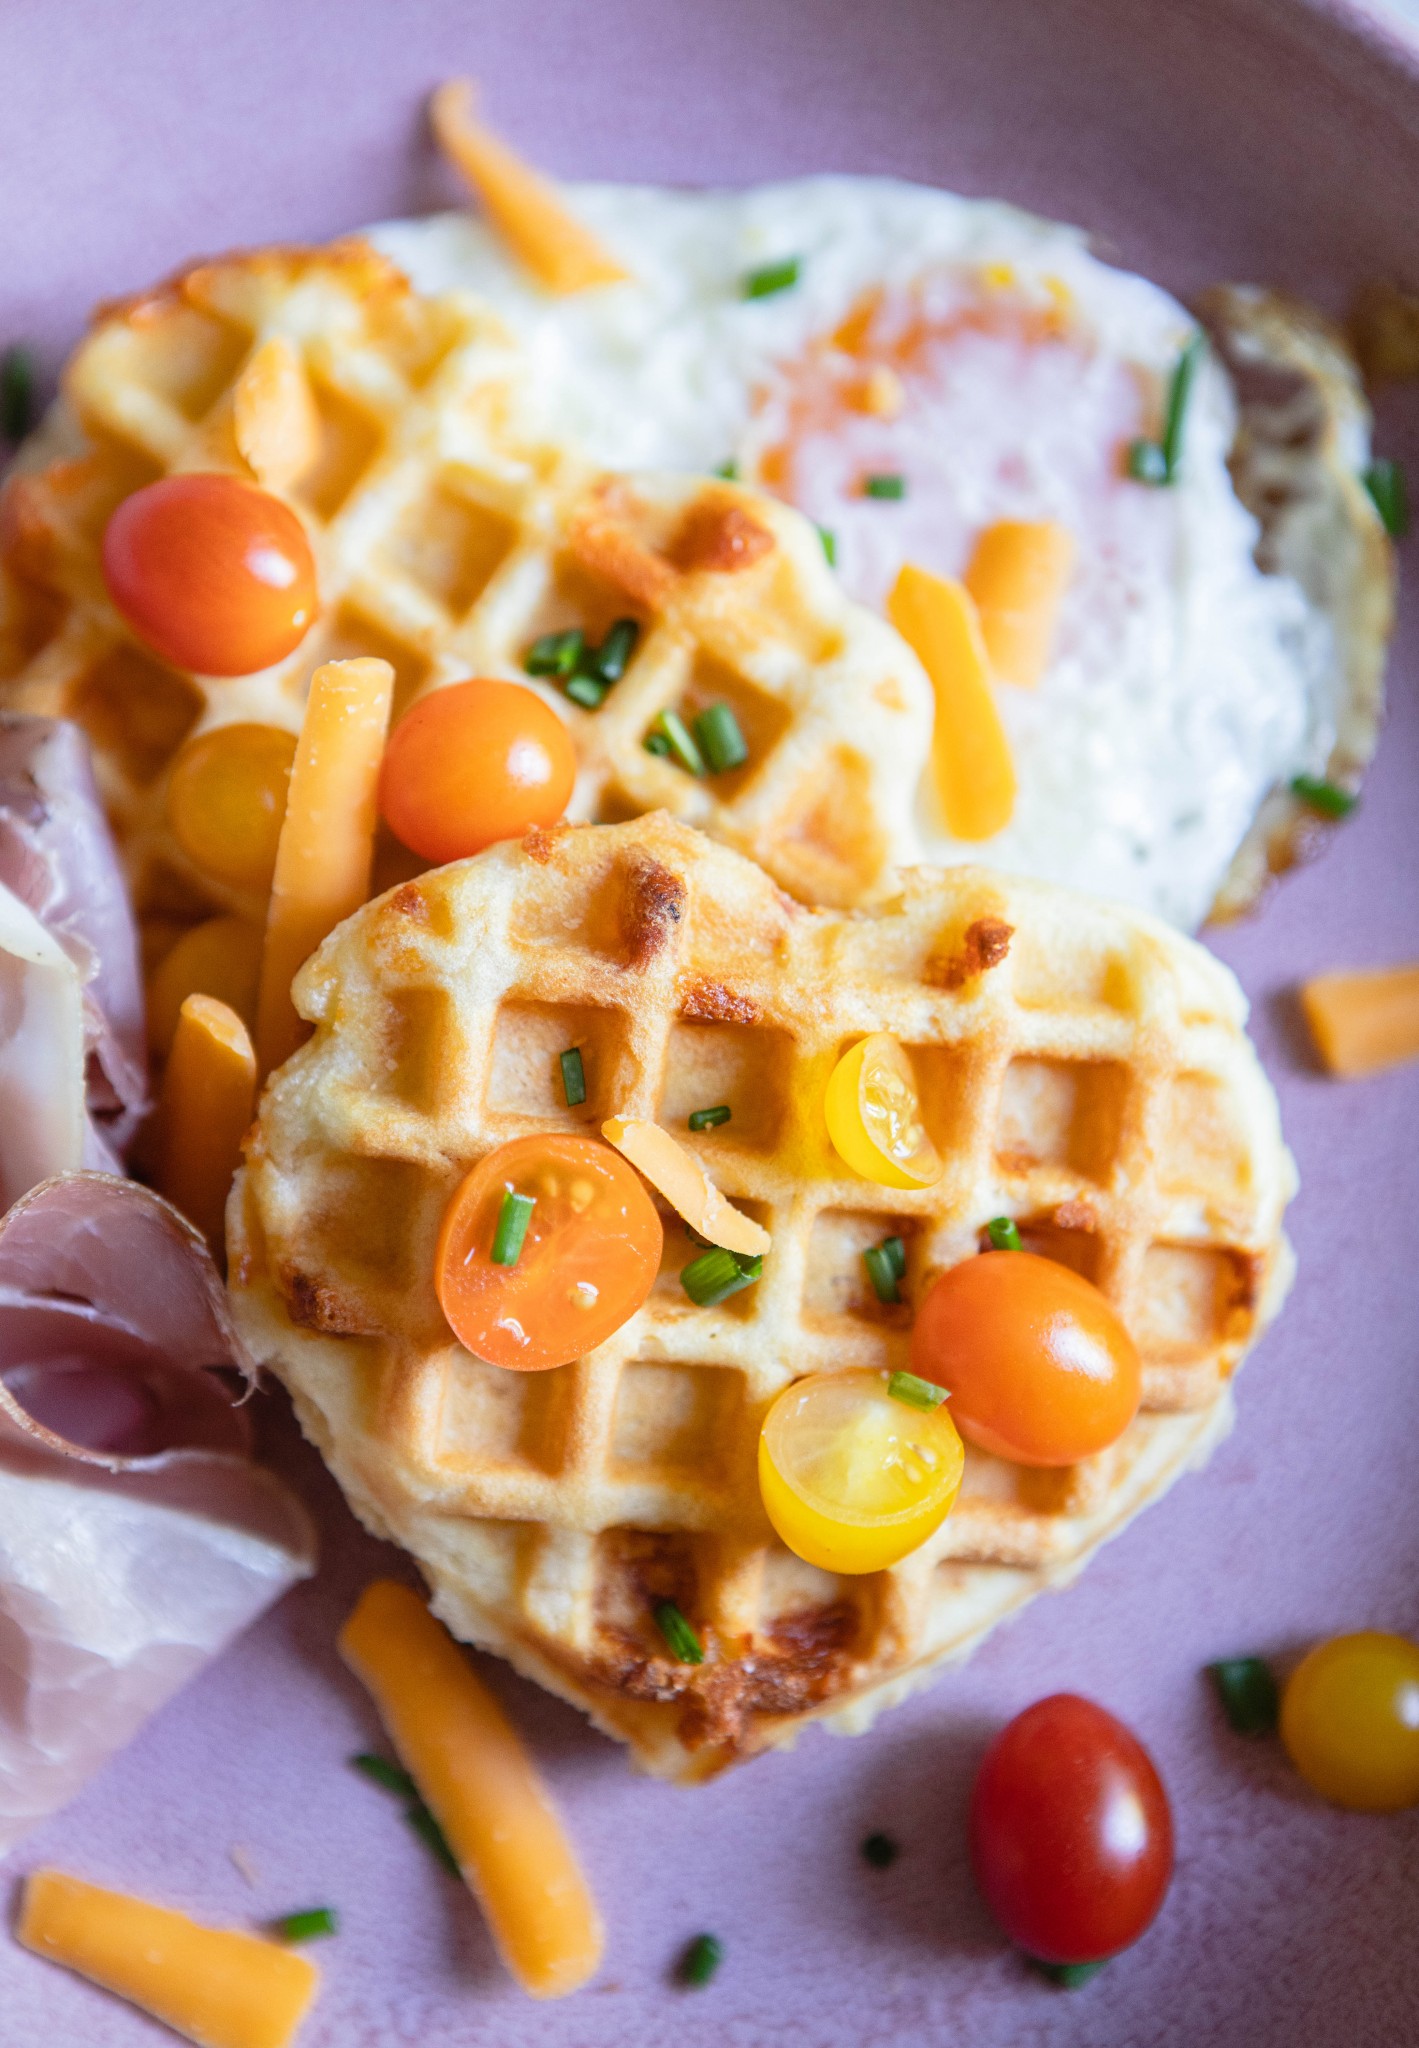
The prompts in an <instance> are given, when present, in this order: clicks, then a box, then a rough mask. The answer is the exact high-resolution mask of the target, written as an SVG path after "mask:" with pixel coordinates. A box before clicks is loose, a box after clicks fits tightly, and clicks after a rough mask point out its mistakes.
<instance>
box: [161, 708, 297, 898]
mask: <svg viewBox="0 0 1419 2048" xmlns="http://www.w3.org/2000/svg"><path fill="white" fill-rule="evenodd" d="M295 757H296V736H295V734H294V733H293V732H283V731H282V730H281V728H280V726H278V725H223V726H218V728H217V729H216V731H215V732H204V733H202V734H201V735H200V736H199V737H198V738H197V739H195V740H189V741H188V743H187V745H186V746H185V747H184V748H183V750H182V752H181V753H180V754H179V755H178V757H177V760H176V762H175V763H174V766H173V771H172V779H171V781H170V782H169V783H168V823H169V824H170V825H171V826H172V832H173V837H174V839H176V841H177V843H178V845H179V846H180V847H181V848H182V850H183V852H184V853H185V854H186V855H187V857H188V859H189V860H191V861H194V862H195V863H196V865H197V866H198V867H199V868H201V869H202V870H203V871H204V872H205V873H206V874H209V875H213V876H215V877H216V879H217V880H218V881H220V882H229V883H231V884H232V886H233V887H234V888H237V889H269V888H270V886H271V877H272V875H273V874H274V873H275V871H276V843H277V841H278V840H279V839H280V837H281V821H282V819H283V818H284V817H285V815H286V789H287V785H288V784H289V782H290V779H291V763H292V761H294V759H295Z"/></svg>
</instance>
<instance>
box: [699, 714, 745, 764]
mask: <svg viewBox="0 0 1419 2048" xmlns="http://www.w3.org/2000/svg"><path fill="white" fill-rule="evenodd" d="M695 738H696V739H697V740H698V741H699V743H700V747H701V750H702V751H703V753H704V757H705V759H706V761H707V762H708V763H709V771H710V774H711V775H725V774H727V773H728V771H729V770H730V769H731V768H742V767H743V765H744V763H745V762H746V761H747V760H748V758H749V749H748V747H747V746H746V745H745V742H744V735H743V733H742V732H741V731H740V730H739V720H738V719H737V718H736V717H735V716H734V711H733V707H732V706H731V705H728V704H711V705H709V706H708V707H707V708H706V709H705V710H703V711H702V712H701V713H700V715H699V717H698V718H697V719H696V720H695Z"/></svg>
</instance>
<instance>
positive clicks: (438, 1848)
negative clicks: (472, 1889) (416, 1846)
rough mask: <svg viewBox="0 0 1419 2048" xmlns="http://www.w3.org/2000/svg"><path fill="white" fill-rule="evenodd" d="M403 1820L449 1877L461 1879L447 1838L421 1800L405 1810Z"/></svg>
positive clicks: (460, 1873) (456, 1861) (455, 1858)
mask: <svg viewBox="0 0 1419 2048" xmlns="http://www.w3.org/2000/svg"><path fill="white" fill-rule="evenodd" d="M404 1818H405V1820H407V1821H408V1823H409V1825H410V1827H411V1828H412V1829H413V1830H414V1833H415V1834H416V1835H417V1836H418V1837H419V1840H420V1841H421V1842H422V1843H423V1845H424V1847H425V1848H426V1849H431V1850H432V1851H433V1853H434V1855H435V1856H436V1857H437V1858H438V1860H439V1862H440V1863H441V1864H442V1865H443V1867H444V1869H445V1870H446V1871H447V1872H448V1874H449V1876H450V1877H458V1878H461V1877H462V1875H463V1872H462V1871H461V1870H460V1869H459V1867H458V1858H457V1857H456V1856H455V1855H454V1853H453V1851H452V1849H450V1848H449V1846H448V1837H447V1835H445V1833H444V1831H443V1829H442V1828H441V1827H440V1826H439V1824H438V1822H437V1821H436V1820H435V1819H434V1817H433V1815H432V1814H431V1813H430V1812H429V1809H428V1808H427V1806H425V1805H424V1804H423V1802H422V1800H421V1801H420V1802H419V1804H418V1805H417V1806H410V1807H406V1808H405V1812H404Z"/></svg>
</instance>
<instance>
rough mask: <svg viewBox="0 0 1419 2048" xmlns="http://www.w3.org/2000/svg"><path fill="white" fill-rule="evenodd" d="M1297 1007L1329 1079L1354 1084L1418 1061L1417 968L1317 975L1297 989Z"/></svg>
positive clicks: (1418, 982) (1418, 1000)
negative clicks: (1405, 1062)
mask: <svg viewBox="0 0 1419 2048" xmlns="http://www.w3.org/2000/svg"><path fill="white" fill-rule="evenodd" d="M1301 1008H1302V1009H1303V1010H1304V1011H1305V1014H1306V1022H1307V1023H1308V1024H1309V1025H1310V1028H1311V1036H1312V1038H1313V1039H1314V1040H1315V1042H1316V1050H1317V1051H1318V1052H1319V1054H1320V1056H1321V1058H1322V1059H1323V1060H1324V1061H1325V1064H1326V1065H1327V1067H1329V1069H1330V1071H1331V1073H1332V1074H1340V1075H1342V1076H1344V1078H1345V1079H1346V1080H1359V1079H1361V1078H1362V1077H1363V1076H1364V1075H1366V1074H1378V1073H1382V1072H1383V1071H1384V1069H1385V1068H1386V1067H1396V1066H1398V1065H1399V1064H1400V1062H1401V1061H1403V1060H1412V1059H1419V964H1416V965H1414V966H1407V967H1376V968H1371V969H1370V970H1369V971H1368V972H1364V973H1358V974H1319V975H1317V976H1316V978H1315V980H1314V981H1308V982H1306V983H1305V984H1304V986H1303V987H1302V989H1301Z"/></svg>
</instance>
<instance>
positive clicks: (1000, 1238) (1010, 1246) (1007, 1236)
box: [985, 1216, 1021, 1252]
mask: <svg viewBox="0 0 1419 2048" xmlns="http://www.w3.org/2000/svg"><path fill="white" fill-rule="evenodd" d="M985 1234H986V1236H987V1237H988V1238H989V1239H990V1248H991V1250H992V1251H993V1252H1018V1251H1019V1250H1020V1249H1021V1245H1020V1232H1019V1230H1018V1229H1017V1228H1016V1226H1015V1221H1014V1218H1013V1217H1010V1216H992V1217H991V1219H990V1221H989V1223H987V1224H986V1226H985Z"/></svg>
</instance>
